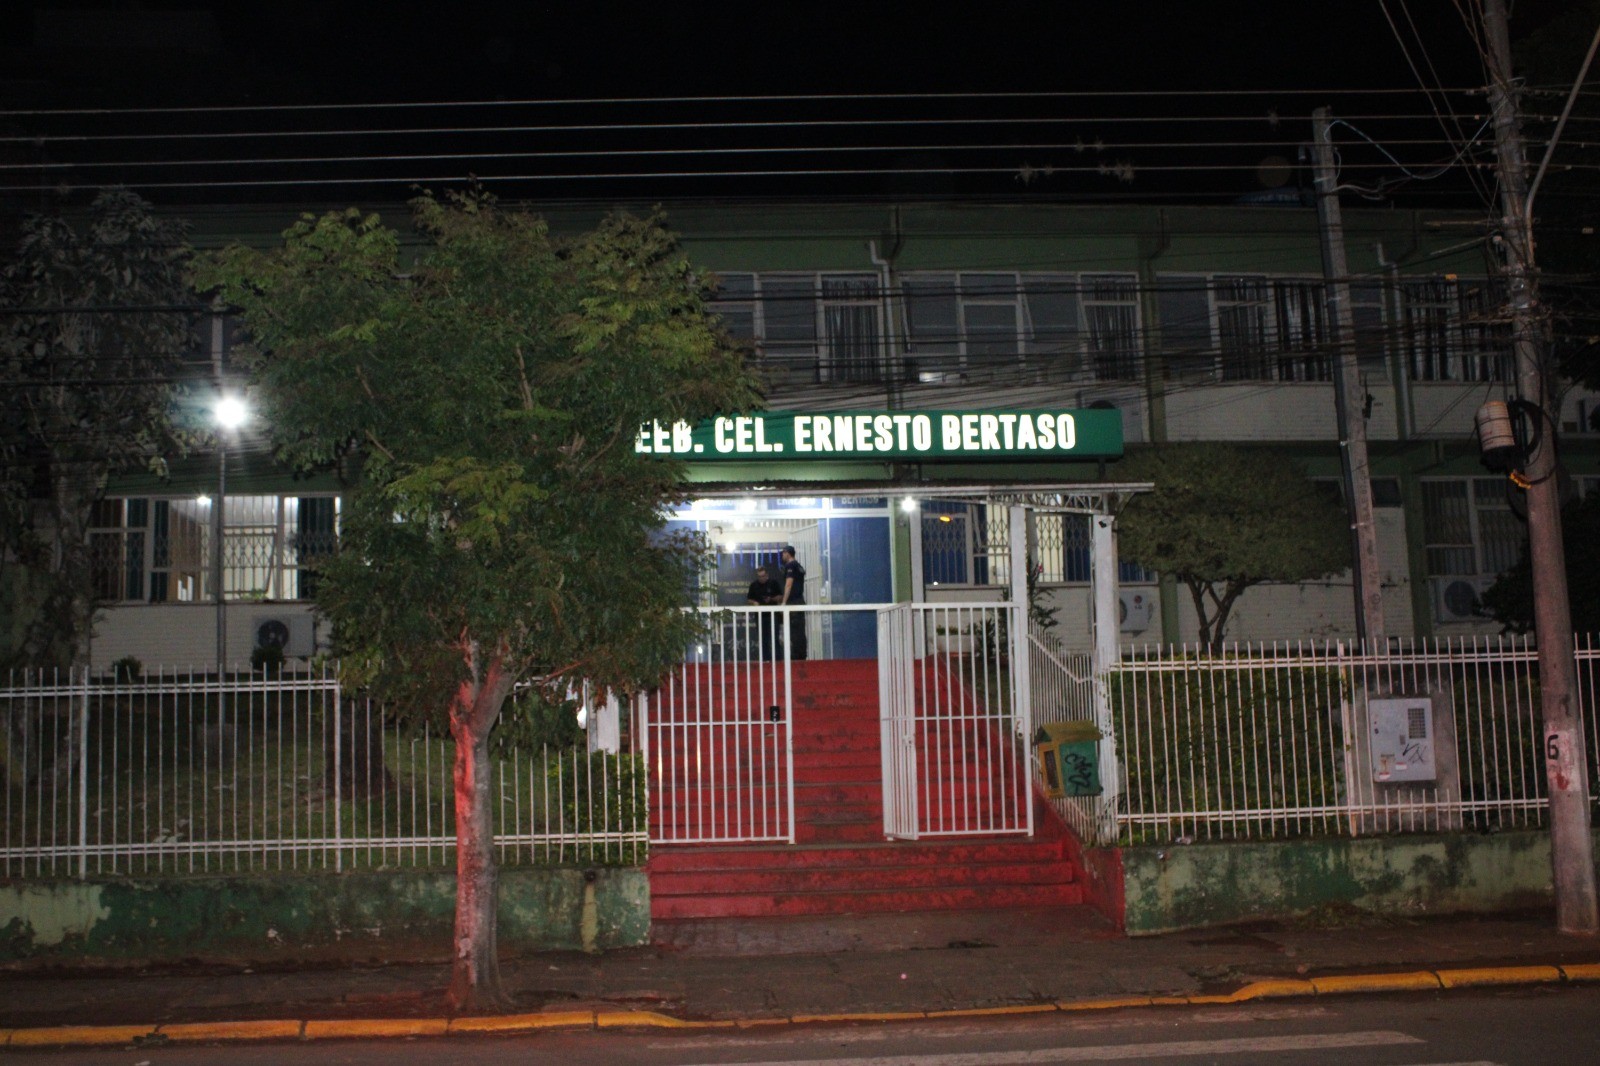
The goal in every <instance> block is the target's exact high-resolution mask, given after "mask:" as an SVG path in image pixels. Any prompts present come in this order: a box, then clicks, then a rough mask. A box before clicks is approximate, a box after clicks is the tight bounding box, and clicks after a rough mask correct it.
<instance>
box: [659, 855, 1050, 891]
mask: <svg viewBox="0 0 1600 1066" xmlns="http://www.w3.org/2000/svg"><path fill="white" fill-rule="evenodd" d="M1072 880H1073V877H1072V867H1071V866H1069V865H1068V864H1067V863H1064V862H1061V861H1060V860H1056V861H1053V862H1052V861H1041V862H1034V863H1007V864H998V865H987V866H986V865H981V864H980V865H973V866H960V867H956V868H950V867H944V866H927V865H922V866H916V865H913V866H873V867H862V868H854V869H845V870H839V869H817V868H815V867H807V868H801V869H799V870H787V869H772V870H740V871H725V870H724V871H718V872H715V873H697V874H681V875H678V876H675V877H657V878H656V879H655V880H653V881H652V882H651V886H650V891H651V894H652V896H655V897H659V898H666V897H670V896H728V895H746V894H749V893H762V892H764V893H770V894H773V895H785V894H793V893H798V892H839V891H849V892H867V891H879V890H887V889H895V888H902V889H903V888H977V887H981V886H985V885H1002V886H1004V885H1062V884H1069V883H1071V881H1072Z"/></svg>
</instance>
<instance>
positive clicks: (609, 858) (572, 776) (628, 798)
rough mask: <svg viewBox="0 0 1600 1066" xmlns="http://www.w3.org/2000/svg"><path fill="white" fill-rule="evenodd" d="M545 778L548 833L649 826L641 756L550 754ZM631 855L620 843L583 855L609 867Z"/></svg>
mask: <svg viewBox="0 0 1600 1066" xmlns="http://www.w3.org/2000/svg"><path fill="white" fill-rule="evenodd" d="M545 779H546V781H547V783H548V787H549V795H550V797H551V803H550V806H549V808H548V809H547V810H546V812H545V816H546V819H547V826H546V828H547V830H548V831H550V832H562V833H569V834H576V835H586V834H590V833H636V832H639V831H640V830H641V829H643V827H644V825H645V819H646V818H647V816H648V813H647V808H646V806H645V794H644V786H645V768H644V759H643V758H642V757H640V756H638V755H626V754H620V755H611V754H609V753H607V752H603V751H597V752H594V753H592V754H590V755H589V756H587V757H585V756H584V754H583V753H582V752H581V751H580V750H577V749H572V750H569V751H565V752H556V753H552V755H551V756H550V761H549V762H548V763H547V764H546V766H545ZM558 812H559V814H558ZM558 818H559V820H557V819H558ZM632 853H633V849H632V848H624V847H623V846H622V844H621V843H620V842H617V841H598V842H595V843H593V844H590V845H587V850H585V851H583V852H581V854H583V855H584V856H585V859H586V861H590V862H606V863H621V862H624V861H628V858H627V857H631V855H632Z"/></svg>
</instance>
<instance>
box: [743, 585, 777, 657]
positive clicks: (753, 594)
mask: <svg viewBox="0 0 1600 1066" xmlns="http://www.w3.org/2000/svg"><path fill="white" fill-rule="evenodd" d="M745 599H746V600H747V601H749V602H750V603H752V604H755V605H756V606H758V607H772V606H775V605H777V604H780V603H782V602H783V586H782V585H780V584H779V583H778V582H777V581H776V580H774V579H772V578H770V577H769V578H767V579H766V580H762V579H761V578H760V577H757V578H756V579H755V580H754V581H752V582H750V590H749V591H748V592H746V593H745ZM755 623H756V626H757V627H758V628H759V629H760V631H761V657H762V658H763V659H771V658H772V657H773V653H774V652H776V651H777V650H778V649H780V648H782V647H783V645H782V643H781V642H780V641H779V639H778V612H777V611H771V612H768V611H757V612H755Z"/></svg>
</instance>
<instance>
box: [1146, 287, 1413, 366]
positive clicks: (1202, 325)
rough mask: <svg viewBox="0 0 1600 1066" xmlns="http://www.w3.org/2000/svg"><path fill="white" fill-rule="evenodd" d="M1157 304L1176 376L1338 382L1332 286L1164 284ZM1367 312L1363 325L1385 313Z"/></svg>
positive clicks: (1365, 307) (1364, 307)
mask: <svg viewBox="0 0 1600 1066" xmlns="http://www.w3.org/2000/svg"><path fill="white" fill-rule="evenodd" d="M1364 295H1366V294H1364ZM1156 300H1157V306H1158V307H1159V309H1160V312H1161V339H1162V346H1163V348H1164V349H1165V350H1166V352H1167V361H1168V363H1169V365H1171V366H1172V367H1173V368H1174V369H1178V370H1185V369H1187V370H1189V371H1191V372H1194V373H1198V374H1200V375H1202V376H1208V377H1216V378H1219V379H1220V380H1222V381H1330V380H1332V378H1333V362H1332V359H1333V347H1334V346H1333V342H1332V335H1331V332H1330V331H1329V328H1328V310H1327V287H1326V286H1325V285H1324V284H1323V282H1322V281H1321V280H1320V279H1309V278H1270V277H1265V276H1253V275H1219V276H1217V277H1212V278H1207V277H1164V278H1162V279H1161V281H1160V282H1159V284H1158V290H1157V296H1156ZM1354 302H1355V301H1354V297H1352V304H1354ZM1361 307H1362V312H1361V316H1362V317H1361V318H1360V324H1361V325H1362V326H1365V325H1366V324H1367V320H1368V317H1369V315H1370V312H1372V311H1373V310H1381V307H1379V308H1374V307H1372V306H1370V305H1368V304H1365V303H1364V304H1362V305H1361ZM1380 324H1381V323H1380ZM1379 354H1380V357H1381V354H1382V353H1381V350H1380V352H1379Z"/></svg>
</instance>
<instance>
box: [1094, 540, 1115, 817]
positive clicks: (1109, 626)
mask: <svg viewBox="0 0 1600 1066" xmlns="http://www.w3.org/2000/svg"><path fill="white" fill-rule="evenodd" d="M1089 534H1090V540H1089V550H1090V562H1091V563H1092V564H1093V566H1094V575H1093V577H1094V583H1093V585H1092V586H1091V588H1092V589H1093V597H1094V652H1093V658H1092V660H1091V662H1092V663H1093V667H1094V719H1095V721H1094V724H1095V726H1096V727H1097V728H1098V729H1099V730H1100V734H1101V740H1100V788H1101V793H1100V818H1099V828H1098V835H1099V838H1100V842H1101V843H1112V842H1114V841H1115V840H1116V838H1117V807H1118V805H1119V804H1120V802H1121V798H1122V767H1121V766H1120V765H1119V764H1118V762H1117V729H1116V722H1115V721H1114V719H1113V718H1112V713H1111V712H1112V708H1111V671H1112V670H1113V669H1114V668H1115V667H1116V666H1117V664H1118V662H1119V661H1120V655H1121V653H1120V651H1119V649H1118V646H1117V630H1118V625H1119V622H1118V618H1117V528H1116V519H1115V518H1114V517H1112V516H1111V515H1106V514H1097V515H1093V516H1091V517H1090V519H1089Z"/></svg>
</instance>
